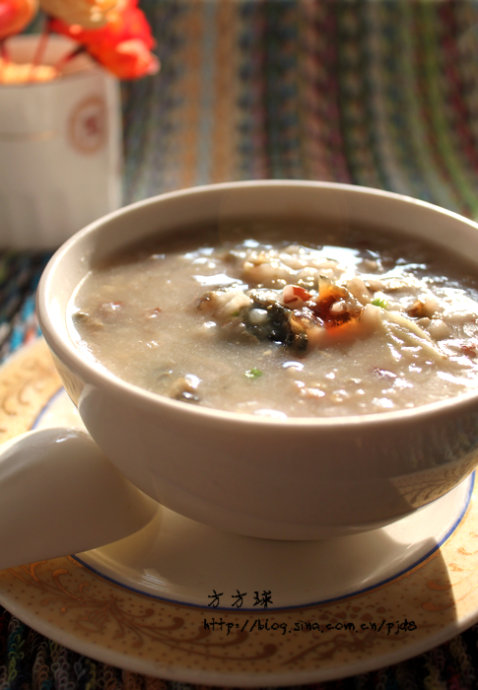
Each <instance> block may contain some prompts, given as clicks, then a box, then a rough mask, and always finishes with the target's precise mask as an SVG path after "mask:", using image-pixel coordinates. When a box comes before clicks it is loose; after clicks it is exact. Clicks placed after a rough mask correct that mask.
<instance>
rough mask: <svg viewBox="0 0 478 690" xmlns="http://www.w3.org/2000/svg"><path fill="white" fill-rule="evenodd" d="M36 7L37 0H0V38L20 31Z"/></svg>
mask: <svg viewBox="0 0 478 690" xmlns="http://www.w3.org/2000/svg"><path fill="white" fill-rule="evenodd" d="M37 9H38V0H0V40H2V39H3V38H7V36H12V35H13V34H17V33H20V31H22V30H23V29H24V28H25V27H26V25H27V24H29V23H30V21H31V20H32V19H33V17H34V15H35V13H36V11H37Z"/></svg>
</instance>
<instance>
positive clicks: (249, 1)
mask: <svg viewBox="0 0 478 690" xmlns="http://www.w3.org/2000/svg"><path fill="white" fill-rule="evenodd" d="M141 6H142V7H143V8H144V9H145V11H146V12H147V14H148V17H149V18H150V21H151V23H152V25H153V28H154V33H155V36H156V37H157V41H158V48H157V52H158V54H159V56H160V58H161V61H162V70H161V72H160V74H159V75H158V76H157V77H155V78H153V79H148V80H142V81H139V82H134V83H130V84H127V85H125V88H124V96H125V146H126V175H125V200H126V201H131V200H135V199H138V198H142V197H145V196H148V195H151V194H155V193H157V192H158V191H164V190H170V189H174V188H178V187H185V186H189V185H195V184H201V183H205V182H211V181H222V180H237V179H245V178H264V177H270V178H306V179H322V180H338V181H342V182H351V183H356V184H363V185H369V186H373V187H379V188H384V189H388V190H393V191H396V192H401V193H405V194H411V195H413V196H416V197H419V198H422V199H426V200H429V201H432V202H434V203H438V204H440V205H442V206H445V207H447V208H449V209H452V210H456V211H458V212H461V213H463V214H466V215H468V216H471V217H475V218H476V217H478V193H477V192H478V2H476V1H472V0H458V1H457V2H450V1H437V2H434V1H433V0H431V1H429V0H422V1H420V0H418V1H410V0H402V1H401V0H355V1H353V0H342V1H340V0H337V1H334V0H269V1H267V0H242V1H241V0H219V1H218V0H183V1H181V0H180V1H179V2H178V1H174V0H161V2H156V1H155V0H144V1H143V2H142V3H141Z"/></svg>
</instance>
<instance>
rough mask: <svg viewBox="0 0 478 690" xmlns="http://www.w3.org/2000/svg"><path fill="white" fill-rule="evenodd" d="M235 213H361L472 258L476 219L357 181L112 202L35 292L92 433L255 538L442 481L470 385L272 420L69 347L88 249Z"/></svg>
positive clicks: (472, 430) (464, 419)
mask: <svg viewBox="0 0 478 690" xmlns="http://www.w3.org/2000/svg"><path fill="white" fill-rule="evenodd" d="M238 216H246V217H252V218H258V217H261V216H265V217H270V216H276V217H277V216H289V217H290V216H296V217H297V218H300V217H306V218H310V217H312V218H317V220H318V221H320V222H322V221H324V222H328V221H337V220H339V221H340V222H343V223H347V224H354V223H357V222H359V223H365V224H367V225H369V226H370V227H372V228H373V227H380V228H381V229H384V230H387V229H390V230H393V231H395V232H399V233H404V234H410V233H411V234H413V235H415V236H417V237H421V238H424V239H426V240H430V241H433V242H436V243H438V244H439V245H441V246H445V247H447V248H449V249H450V251H452V250H453V251H455V252H457V253H458V254H460V255H462V256H465V257H466V258H467V259H469V258H470V257H475V261H476V263H477V268H478V232H477V230H478V226H477V225H476V224H475V223H473V222H471V221H469V220H466V219H465V218H462V217H460V216H458V215H456V214H454V213H451V212H447V211H445V210H443V209H440V208H438V207H436V206H432V205H430V204H427V203H423V202H420V201H417V200H415V199H412V198H409V197H402V196H399V195H395V194H390V193H386V192H382V191H378V190H373V189H368V188H361V187H356V186H347V185H340V184H332V183H320V182H302V181H297V182H289V181H261V182H257V181H256V182H240V183H230V184H229V183H227V184H220V185H211V186H205V187H196V188H193V189H189V190H183V191H178V192H174V193H169V194H164V195H162V196H159V197H156V198H153V199H148V200H146V201H142V202H139V203H136V204H134V205H132V206H129V207H127V208H124V209H121V210H120V211H117V212H115V213H113V214H110V215H109V216H107V217H105V218H101V219H100V220H98V221H97V222H95V223H93V224H91V225H89V226H88V227H86V228H85V229H83V230H82V231H80V232H78V233H77V234H76V235H75V236H73V237H72V238H71V239H70V240H68V241H67V242H66V243H65V244H64V245H63V246H62V247H61V248H60V249H59V250H58V251H57V252H56V254H55V255H54V256H53V258H52V259H51V261H50V263H49V265H48V266H47V268H46V270H45V272H44V274H43V276H42V279H41V282H40V286H39V291H38V314H39V319H40V324H41V328H42V330H43V334H44V337H45V339H46V341H47V343H48V345H49V347H50V349H51V351H52V353H53V355H54V358H55V361H56V364H57V366H58V370H59V372H60V374H61V376H62V378H63V381H64V384H65V388H66V390H67V391H68V393H69V395H70V396H71V398H72V399H73V401H74V402H75V403H76V404H77V406H78V409H79V412H80V415H81V417H82V419H83V421H84V423H85V425H86V427H87V429H88V431H89V432H90V434H91V436H92V437H93V439H94V440H95V441H96V442H97V444H98V445H99V446H100V447H101V448H102V449H103V451H104V452H105V453H106V455H107V456H108V457H109V458H110V459H111V460H112V462H113V463H114V464H115V465H116V466H117V467H118V468H119V469H120V471H121V472H122V473H123V474H124V475H125V476H126V477H127V478H128V479H130V480H131V481H132V482H133V483H134V484H136V486H138V487H139V488H140V489H142V490H143V491H144V492H146V493H147V494H149V495H150V496H152V497H153V498H154V499H156V500H157V501H159V502H160V503H161V504H163V505H165V506H167V507H169V508H171V509H173V510H175V511H177V512H179V513H182V514H183V515H186V516H188V517H190V518H193V519H196V520H199V521H202V522H204V523H207V524H210V525H212V526H215V527H219V528H223V529H226V530H230V531H234V532H238V533H242V534H246V535H252V536H258V537H269V538H280V539H308V538H321V537H326V536H327V537H328V536H334V535H337V534H343V533H348V532H354V531H360V530H365V529H369V528H373V527H377V526H379V525H381V524H385V523H387V522H391V521H393V520H395V519H398V518H400V517H402V516H405V515H407V514H409V513H410V512H412V511H414V510H416V509H417V508H420V506H423V505H425V504H427V503H429V502H430V501H432V500H434V499H436V498H438V497H439V496H442V495H443V494H445V493H446V492H448V491H449V490H450V489H451V488H452V487H454V486H455V485H456V484H457V483H458V482H460V481H461V480H462V479H463V478H464V477H465V476H466V475H467V474H469V473H470V471H471V470H472V469H473V468H474V466H475V463H476V461H477V457H476V453H477V448H478V392H477V394H465V395H462V396H460V397H457V398H454V399H452V400H448V401H444V402H440V403H435V404H430V405H425V406H422V407H418V408H416V409H412V410H405V411H393V412H385V413H382V414H371V415H365V416H357V417H345V418H343V417H340V418H330V417H328V418H316V419H289V420H285V421H284V420H274V419H268V418H257V417H252V416H247V415H239V414H231V413H228V412H221V411H214V410H209V409H205V408H201V407H200V406H191V405H188V404H187V403H181V402H178V401H175V400H171V399H168V398H166V397H162V396H158V395H154V394H152V393H149V392H147V391H144V390H141V389H140V388H138V387H135V386H133V385H130V384H128V383H125V382H124V381H122V380H120V379H118V378H117V377H115V376H114V375H112V374H109V373H108V372H107V371H105V370H104V369H103V368H102V367H101V366H97V365H95V364H94V363H93V362H91V361H88V360H87V359H85V357H84V355H82V354H81V352H79V350H78V349H77V347H76V346H75V344H74V343H73V341H72V339H71V338H70V335H69V333H68V328H67V318H66V310H67V304H68V301H69V299H70V296H71V294H72V292H73V290H74V289H75V287H76V285H77V283H78V281H80V280H81V279H82V277H83V276H84V275H85V273H86V272H87V271H88V270H89V268H90V265H91V262H92V260H93V259H95V260H96V259H98V258H100V257H103V256H104V255H107V254H108V253H109V252H111V251H114V250H116V249H118V248H119V247H122V246H123V245H125V243H129V242H131V240H132V239H133V238H134V239H139V238H142V237H146V236H148V235H151V234H152V233H155V232H157V233H161V232H164V231H169V230H171V229H176V230H177V231H178V232H180V231H181V228H184V227H188V226H190V225H191V224H196V223H198V222H203V221H211V222H217V221H222V220H226V219H228V218H232V217H238Z"/></svg>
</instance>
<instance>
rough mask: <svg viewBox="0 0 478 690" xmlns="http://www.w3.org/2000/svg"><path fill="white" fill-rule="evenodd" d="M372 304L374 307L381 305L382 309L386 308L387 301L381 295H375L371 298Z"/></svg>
mask: <svg viewBox="0 0 478 690" xmlns="http://www.w3.org/2000/svg"><path fill="white" fill-rule="evenodd" d="M372 304H373V305H375V306H376V307H382V309H386V308H387V302H386V300H385V299H384V298H383V297H375V299H373V300H372Z"/></svg>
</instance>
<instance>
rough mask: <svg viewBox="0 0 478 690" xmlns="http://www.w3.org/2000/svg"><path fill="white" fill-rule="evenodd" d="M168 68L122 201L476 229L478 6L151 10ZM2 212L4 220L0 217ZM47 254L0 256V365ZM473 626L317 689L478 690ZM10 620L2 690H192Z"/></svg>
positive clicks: (299, 2)
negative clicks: (272, 188) (310, 195)
mask: <svg viewBox="0 0 478 690" xmlns="http://www.w3.org/2000/svg"><path fill="white" fill-rule="evenodd" d="M140 6H141V7H142V8H143V9H144V10H145V12H146V13H147V16H148V19H149V20H150V22H151V25H152V27H153V31H154V34H155V36H156V39H157V53H158V55H159V57H160V59H161V63H162V69H161V72H160V73H159V74H158V75H157V76H155V77H152V78H151V77H148V78H146V79H142V80H139V81H137V82H131V83H125V84H124V85H123V107H124V146H125V169H124V201H125V203H127V202H130V201H135V200H138V199H141V198H144V197H147V196H150V195H152V194H156V193H158V192H162V191H169V190H173V189H177V188H181V187H186V186H190V185H197V184H202V183H208V182H216V181H225V180H241V179H259V178H293V179H299V178H302V179H317V180H335V181H341V182H348V183H353V184H361V185H368V186H373V187H379V188H383V189H387V190H392V191H395V192H400V193H404V194H409V195H412V196H415V197H418V198H421V199H425V200H428V201H431V202H433V203H436V204H439V205H441V206H444V207H446V208H448V209H451V210H454V211H458V212H460V213H462V214H465V215H467V216H469V217H471V218H475V219H478V1H477V0H457V1H451V0H441V1H438V0H437V1H436V2H435V1H434V0H413V1H412V0H368V1H367V0H342V1H341V0H335V1H334V0H142V2H140ZM0 213H1V210H0ZM47 258H48V257H47V256H46V255H44V254H37V253H8V254H7V253H4V254H3V255H0V347H1V349H0V359H3V358H5V357H6V356H7V355H8V354H9V353H10V352H11V351H13V350H15V349H16V348H18V347H20V346H21V345H22V344H23V343H24V342H25V341H27V340H28V339H29V338H31V337H32V336H33V335H34V334H35V333H36V332H37V327H36V323H35V320H34V313H33V312H34V291H35V287H36V284H37V280H38V276H39V273H40V271H41V269H42V267H43V265H44V263H45V261H46V259H47ZM477 643H478V626H473V627H471V628H470V629H469V630H467V631H466V632H465V633H464V634H462V635H460V636H458V637H456V638H454V639H453V640H452V641H451V642H449V643H447V644H444V645H442V646H440V647H438V648H436V649H433V650H431V651H430V652H428V653H426V654H422V655H420V656H418V657H416V658H413V659H410V660H409V661H406V662H403V663H401V664H398V665H396V666H393V667H390V668H387V669H382V670H378V671H375V672H372V673H369V674H365V675H362V676H357V677H355V678H351V679H345V680H343V681H335V682H331V683H324V684H315V685H312V686H309V687H312V688H317V689H318V688H327V689H328V690H338V689H339V688H346V689H347V690H349V689H351V688H356V689H359V688H363V689H365V688H381V689H385V690H388V689H390V690H392V689H393V690H396V689H401V688H404V689H406V690H412V689H414V688H426V689H427V690H436V689H439V688H443V689H445V688H453V689H454V690H466V689H468V688H470V689H471V688H475V687H478V670H477V669H478V652H477ZM193 687H199V686H193V685H190V684H185V683H184V684H183V683H176V682H163V681H160V680H155V679H147V678H144V677H141V676H139V675H137V674H133V673H128V672H126V671H122V670H120V669H115V668H111V667H109V666H107V665H105V664H101V663H99V662H95V661H93V660H91V659H87V658H85V657H83V656H81V655H78V654H76V653H74V652H72V651H69V650H67V649H65V648H64V647H62V646H61V645H58V644H56V643H53V642H51V641H50V640H48V639H46V638H44V637H42V636H41V635H39V634H37V633H35V632H34V631H32V630H30V629H29V628H28V627H27V626H25V625H24V624H23V623H21V622H20V621H19V620H17V619H16V618H15V617H13V616H11V615H10V614H9V613H7V612H6V611H3V610H0V690H7V689H8V690H29V689H30V688H32V689H33V688H34V689H39V690H47V689H48V690H49V689H50V688H51V689H53V688H59V689H61V690H67V689H68V690H70V689H71V690H76V689H83V688H84V689H85V690H86V689H87V690H93V689H95V688H105V689H108V690H110V689H111V690H116V689H119V690H122V689H128V690H133V689H134V690H136V689H138V690H139V689H143V688H144V689H148V690H153V689H154V690H156V689H160V688H161V690H163V689H165V688H168V689H169V690H173V689H174V690H179V689H181V690H185V689H187V688H193Z"/></svg>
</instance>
